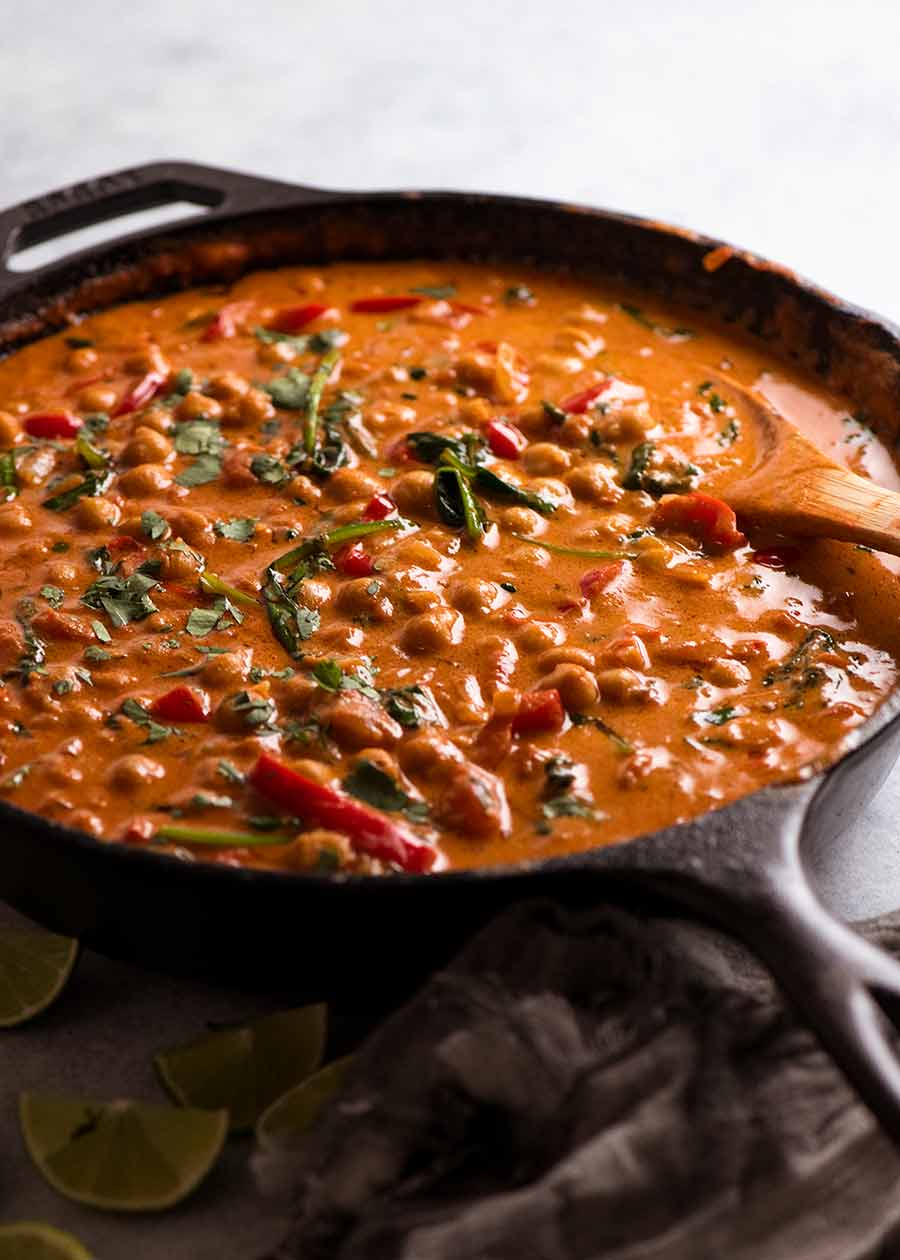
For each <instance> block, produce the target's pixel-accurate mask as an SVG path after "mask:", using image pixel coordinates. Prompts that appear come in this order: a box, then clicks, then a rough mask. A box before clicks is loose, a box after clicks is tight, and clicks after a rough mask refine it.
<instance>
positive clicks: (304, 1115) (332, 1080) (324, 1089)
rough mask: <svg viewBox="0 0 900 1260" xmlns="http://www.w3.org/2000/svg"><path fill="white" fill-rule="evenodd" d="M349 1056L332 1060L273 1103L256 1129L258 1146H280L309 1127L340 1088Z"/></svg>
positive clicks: (351, 1058) (349, 1059)
mask: <svg viewBox="0 0 900 1260" xmlns="http://www.w3.org/2000/svg"><path fill="white" fill-rule="evenodd" d="M353 1057H354V1056H353V1055H352V1054H348V1055H345V1056H344V1058H343V1059H335V1060H334V1062H333V1063H329V1064H328V1066H327V1067H323V1068H322V1070H321V1072H316V1074H315V1076H311V1077H310V1078H309V1079H308V1080H306V1081H304V1082H303V1083H302V1084H301V1085H295V1086H294V1088H293V1089H292V1090H289V1091H288V1093H286V1094H283V1095H282V1096H281V1098H279V1099H277V1100H276V1101H275V1102H273V1103H272V1106H271V1107H270V1108H269V1109H268V1111H265V1112H263V1114H262V1116H261V1117H260V1120H259V1123H258V1124H257V1126H256V1136H257V1139H258V1141H259V1143H260V1145H262V1146H270V1147H271V1146H282V1145H284V1144H285V1143H286V1142H290V1140H291V1139H292V1138H294V1137H298V1136H299V1135H300V1134H301V1133H305V1132H306V1131H307V1129H310V1128H312V1125H313V1121H314V1120H315V1119H316V1117H317V1116H318V1114H319V1112H320V1111H321V1110H322V1108H323V1107H324V1106H325V1104H326V1103H327V1102H328V1100H329V1099H330V1098H331V1097H332V1096H333V1095H334V1094H336V1093H337V1092H338V1090H339V1089H340V1088H341V1086H342V1085H343V1083H344V1077H345V1076H346V1075H347V1069H348V1068H349V1067H350V1064H351V1063H352V1062H353Z"/></svg>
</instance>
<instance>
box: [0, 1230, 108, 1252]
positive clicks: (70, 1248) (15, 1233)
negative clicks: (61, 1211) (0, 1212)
mask: <svg viewBox="0 0 900 1260" xmlns="http://www.w3.org/2000/svg"><path fill="white" fill-rule="evenodd" d="M0 1260H93V1257H92V1256H91V1254H90V1252H89V1251H85V1249H84V1247H82V1245H81V1243H80V1242H79V1241H78V1239H77V1238H73V1237H72V1235H71V1234H64V1233H63V1232H62V1230H61V1229H54V1228H53V1226H52V1225H40V1224H39V1223H38V1222H37V1221H21V1222H20V1223H19V1224H18V1225H0Z"/></svg>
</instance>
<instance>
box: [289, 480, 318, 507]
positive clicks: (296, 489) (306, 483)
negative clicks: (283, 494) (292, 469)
mask: <svg viewBox="0 0 900 1260" xmlns="http://www.w3.org/2000/svg"><path fill="white" fill-rule="evenodd" d="M287 492H288V494H289V495H290V496H291V498H292V499H296V500H297V501H298V502H299V503H302V504H305V505H306V506H307V507H315V506H316V504H317V503H318V502H319V500H320V499H321V497H322V491H321V489H320V488H319V487H318V486H317V485H316V483H315V482H314V481H310V479H309V477H304V476H299V477H292V478H291V480H290V481H289V482H288V484H287Z"/></svg>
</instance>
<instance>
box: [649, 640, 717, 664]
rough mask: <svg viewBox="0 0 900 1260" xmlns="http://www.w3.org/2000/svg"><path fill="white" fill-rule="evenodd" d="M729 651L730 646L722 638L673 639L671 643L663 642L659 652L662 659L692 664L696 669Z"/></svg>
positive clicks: (675, 662)
mask: <svg viewBox="0 0 900 1260" xmlns="http://www.w3.org/2000/svg"><path fill="white" fill-rule="evenodd" d="M727 651H728V648H727V647H726V645H725V644H724V643H723V642H722V640H721V639H713V638H696V639H672V640H671V641H670V642H669V643H661V644H660V646H659V649H658V653H657V654H658V655H659V657H660V659H661V660H664V661H671V662H673V663H674V664H676V665H692V666H694V668H695V669H696V668H698V667H701V668H702V667H704V666H707V665H711V664H712V663H713V661H715V660H718V659H719V658H720V657H723V656H725V654H726V653H727Z"/></svg>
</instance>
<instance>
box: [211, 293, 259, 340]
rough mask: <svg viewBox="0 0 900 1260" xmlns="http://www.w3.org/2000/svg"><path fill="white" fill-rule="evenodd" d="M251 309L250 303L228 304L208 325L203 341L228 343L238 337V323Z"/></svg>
mask: <svg viewBox="0 0 900 1260" xmlns="http://www.w3.org/2000/svg"><path fill="white" fill-rule="evenodd" d="M249 307H250V303H249V302H228V303H226V305H225V306H223V307H222V309H221V310H220V311H219V313H218V315H216V316H215V318H214V319H212V320H211V321H210V323H208V324H207V325H206V328H205V329H204V331H203V336H202V337H201V338H200V340H201V341H226V340H227V339H228V338H229V337H235V336H237V321H238V320H239V319H240V317H241V316H242V315H243V314H244V312H245V311H246V310H248V309H249Z"/></svg>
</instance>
